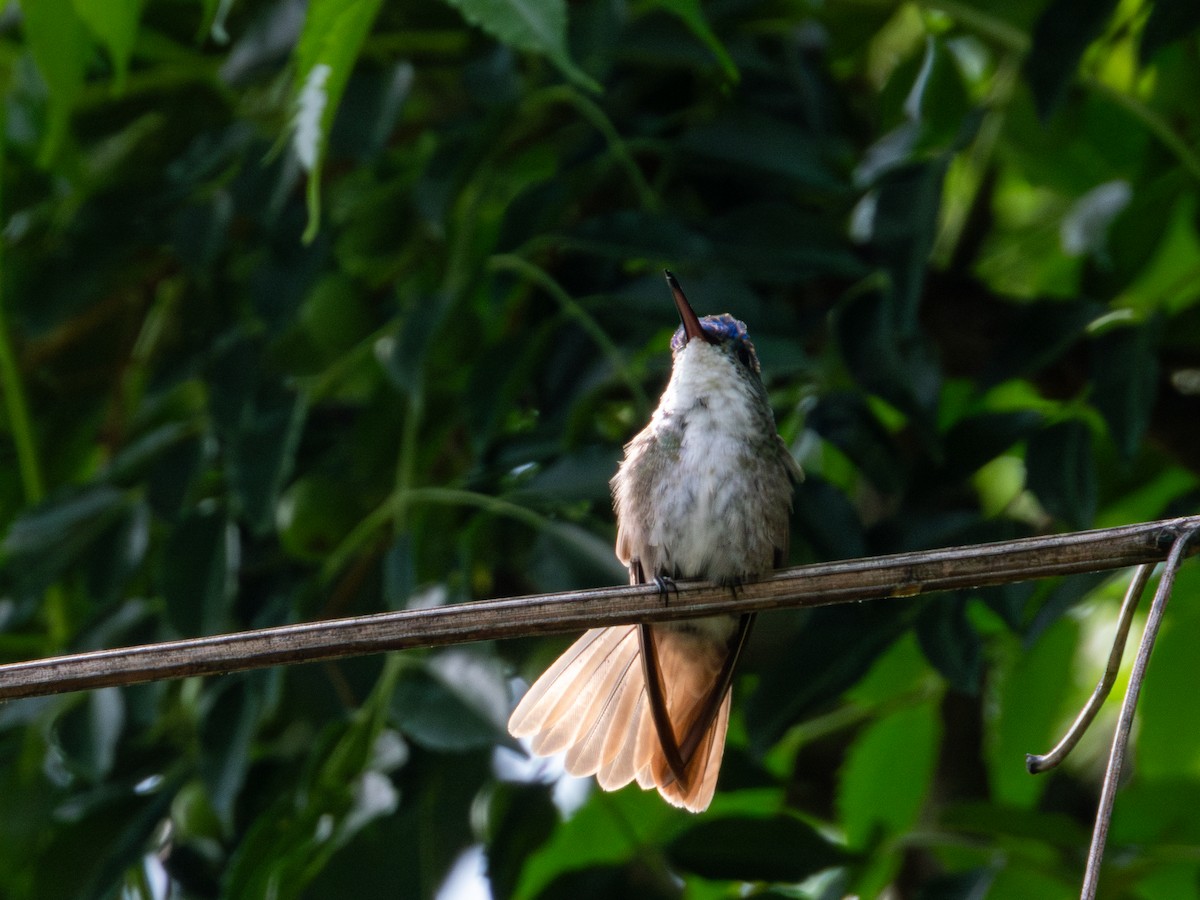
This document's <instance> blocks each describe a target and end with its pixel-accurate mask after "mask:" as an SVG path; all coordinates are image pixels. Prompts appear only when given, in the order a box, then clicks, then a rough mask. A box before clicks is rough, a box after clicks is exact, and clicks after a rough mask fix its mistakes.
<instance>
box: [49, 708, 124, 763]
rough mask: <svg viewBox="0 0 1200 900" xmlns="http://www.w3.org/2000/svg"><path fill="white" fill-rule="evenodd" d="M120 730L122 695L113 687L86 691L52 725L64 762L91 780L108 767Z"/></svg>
mask: <svg viewBox="0 0 1200 900" xmlns="http://www.w3.org/2000/svg"><path fill="white" fill-rule="evenodd" d="M124 730H125V698H124V696H123V695H122V693H121V691H120V689H119V688H115V687H108V688H100V689H98V690H94V691H88V692H87V693H86V694H85V695H84V696H83V698H82V701H81V702H79V703H77V704H75V706H74V707H73V708H72V709H71V710H70V711H69V712H67V713H66V714H65V715H63V716H62V717H61V718H59V720H58V722H57V723H56V726H55V732H56V735H57V738H58V745H59V748H60V749H61V750H62V752H63V754H64V755H65V756H66V759H67V760H68V765H70V766H71V768H73V769H74V770H75V771H76V772H78V773H80V774H82V775H83V776H84V777H85V778H86V779H87V780H88V781H93V782H96V781H101V780H102V779H103V778H104V777H105V776H106V775H108V773H109V772H110V771H111V770H112V767H113V761H114V760H115V758H116V752H117V742H118V741H119V740H120V739H121V734H122V733H123V732H124Z"/></svg>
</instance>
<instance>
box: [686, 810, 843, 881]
mask: <svg viewBox="0 0 1200 900" xmlns="http://www.w3.org/2000/svg"><path fill="white" fill-rule="evenodd" d="M666 852H667V858H668V859H669V860H670V861H671V863H672V864H673V865H675V866H677V867H678V868H680V869H683V870H684V871H686V872H694V873H696V874H697V875H701V876H703V877H704V878H713V879H720V880H723V881H793V882H794V881H803V880H804V879H805V878H808V877H809V876H810V875H814V874H816V873H817V872H820V871H821V870H823V869H828V868H830V867H831V866H836V865H838V864H839V863H841V862H843V861H844V860H845V858H846V854H845V852H844V851H843V850H842V849H841V848H840V847H838V846H836V845H834V844H831V843H829V841H827V840H826V839H825V838H823V837H821V835H819V834H818V833H817V831H816V829H814V828H813V827H812V826H811V825H809V824H808V823H806V822H803V821H801V820H800V819H797V818H795V817H794V816H786V815H779V816H773V817H771V818H754V817H750V816H731V817H729V818H722V819H711V820H708V821H703V822H700V823H699V824H697V825H694V826H692V827H691V828H689V829H687V830H686V831H684V832H683V833H682V834H679V835H677V836H676V837H675V839H674V840H672V841H671V842H670V843H669V844H668V845H667V847H666Z"/></svg>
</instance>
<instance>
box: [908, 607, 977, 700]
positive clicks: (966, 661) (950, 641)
mask: <svg viewBox="0 0 1200 900" xmlns="http://www.w3.org/2000/svg"><path fill="white" fill-rule="evenodd" d="M969 603H970V598H969V597H967V596H964V595H962V594H961V593H958V592H956V593H954V594H950V595H944V594H943V595H941V596H938V597H935V598H934V599H933V600H932V601H931V602H930V603H929V604H928V605H927V606H926V607H925V609H924V610H922V612H921V615H920V616H919V617H918V618H917V625H916V631H917V639H918V640H919V641H920V644H921V651H922V652H923V653H924V654H925V657H926V658H927V659H928V660H929V661H930V662H931V663H933V665H934V666H935V667H936V668H937V670H938V671H939V672H941V673H942V677H944V678H945V679H946V681H948V682H949V683H950V684H951V685H952V686H953V687H954V689H955V690H958V691H961V692H962V693H964V694H971V695H974V694H977V693H978V692H979V683H980V679H981V678H982V677H983V642H982V641H981V640H980V638H979V632H977V631H976V630H975V626H974V625H972V624H971V620H970V618H969V617H968V616H967V606H968V605H969Z"/></svg>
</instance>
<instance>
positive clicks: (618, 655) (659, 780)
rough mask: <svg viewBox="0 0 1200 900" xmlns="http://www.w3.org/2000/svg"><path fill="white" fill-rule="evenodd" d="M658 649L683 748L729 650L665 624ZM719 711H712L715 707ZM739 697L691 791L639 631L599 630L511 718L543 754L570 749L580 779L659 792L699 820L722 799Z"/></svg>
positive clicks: (692, 772)
mask: <svg viewBox="0 0 1200 900" xmlns="http://www.w3.org/2000/svg"><path fill="white" fill-rule="evenodd" d="M652 631H653V634H654V641H655V647H656V650H657V656H658V661H659V666H660V671H661V672H662V682H663V685H664V689H665V700H666V706H667V712H668V715H669V718H670V721H671V726H672V730H673V731H674V733H675V735H676V736H677V740H682V738H683V736H684V735H686V734H688V732H689V730H691V729H692V727H693V725H694V724H695V723H696V722H697V720H698V718H699V717H700V716H702V715H704V714H705V708H706V707H708V703H707V702H706V701H707V700H708V698H709V696H710V695H711V694H712V692H713V690H714V689H715V688H716V686H717V683H718V681H719V679H720V676H721V673H722V667H723V665H724V662H725V655H726V654H727V653H728V652H729V650H728V647H727V646H726V645H724V644H722V643H720V642H717V641H714V640H713V639H712V638H710V637H706V636H704V635H702V634H698V633H694V632H690V631H685V630H681V629H677V628H670V627H661V626H656V627H655V628H654V629H653V630H652ZM709 708H710V709H711V707H709ZM728 722H729V692H728V691H726V692H725V696H724V699H723V700H722V702H721V703H720V706H719V707H718V709H717V713H716V715H715V716H714V717H713V720H712V722H711V723H710V724H709V727H708V728H707V729H706V731H705V734H704V735H703V737H702V738H701V739H700V741H699V743H698V745H697V747H696V752H695V753H693V754H692V758H691V759H690V760H688V761H687V766H686V771H685V774H686V776H687V779H686V782H687V783H686V785H684V784H682V783H680V782H679V781H678V780H677V779H676V778H675V776H674V774H673V773H672V772H671V769H670V766H669V764H668V763H667V758H666V755H665V754H664V752H663V749H662V745H661V743H660V741H659V737H658V733H657V731H656V730H655V726H654V721H653V716H652V715H651V710H650V704H649V700H648V697H647V691H646V681H645V675H644V671H643V667H642V662H641V649H640V646H639V639H638V626H636V625H631V626H619V627H614V628H607V629H593V630H591V631H589V632H587V633H586V634H585V635H583V637H581V638H580V639H579V640H578V641H576V642H575V644H573V645H572V646H571V647H570V648H569V649H568V650H567V651H566V652H565V653H564V654H563V655H562V656H561V657H559V659H558V660H557V661H556V662H555V663H554V664H553V665H552V666H551V667H550V668H549V669H547V670H546V672H545V673H544V674H543V675H542V677H541V678H539V679H538V681H537V682H536V683H535V684H534V685H533V687H531V688H530V689H529V691H528V693H526V695H525V697H524V698H523V699H522V700H521V702H520V703H519V704H518V705H517V708H516V710H514V712H513V714H512V717H511V718H510V720H509V731H510V732H512V734H513V735H514V736H515V737H528V738H531V746H532V748H533V751H534V752H535V753H537V754H538V755H541V756H547V755H550V754H553V753H557V752H561V751H564V750H565V751H566V759H565V765H566V768H567V771H568V772H571V773H572V774H574V775H592V774H595V775H596V778H597V782H598V783H599V784H600V786H601V787H602V788H604V789H605V790H614V789H616V788H619V787H623V786H624V785H626V784H628V783H629V782H631V781H635V780H636V781H637V783H638V784H639V785H640V786H641V787H643V788H652V787H653V788H657V790H658V791H659V793H660V794H662V796H663V797H664V798H665V799H666V800H667V801H668V802H670V803H672V804H674V805H675V806H682V807H684V808H686V809H690V810H693V811H696V812H699V811H701V810H703V809H706V808H707V807H708V805H709V803H710V802H711V801H712V797H713V792H714V790H715V789H716V782H717V774H718V772H719V771H720V767H721V757H722V755H723V754H724V749H725V732H726V729H727V727H728Z"/></svg>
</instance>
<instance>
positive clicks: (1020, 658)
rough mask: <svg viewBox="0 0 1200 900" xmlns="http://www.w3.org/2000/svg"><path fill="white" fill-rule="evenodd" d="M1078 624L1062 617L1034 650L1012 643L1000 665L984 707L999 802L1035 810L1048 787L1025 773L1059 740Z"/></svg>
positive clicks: (990, 763)
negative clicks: (1032, 758)
mask: <svg viewBox="0 0 1200 900" xmlns="http://www.w3.org/2000/svg"><path fill="white" fill-rule="evenodd" d="M1078 640H1079V625H1078V623H1076V622H1073V621H1071V620H1070V619H1066V618H1062V619H1059V620H1058V621H1056V622H1055V623H1054V624H1053V625H1051V626H1050V627H1049V628H1047V629H1046V630H1045V631H1044V632H1042V633H1041V636H1040V637H1039V638H1038V639H1037V641H1035V642H1034V643H1033V644H1032V646H1029V647H1023V648H1022V647H1018V646H1016V645H1015V642H1013V643H1011V644H1009V646H1008V648H1007V651H1008V652H1007V653H1006V654H1005V655H1004V656H1003V657H1002V658H1001V659H1000V660H999V662H998V664H997V665H996V667H995V669H994V671H993V676H992V679H991V683H990V684H989V690H990V691H991V692H992V698H993V700H992V702H988V703H985V704H984V707H983V708H984V711H985V719H984V729H985V731H984V751H985V758H986V761H987V767H988V783H989V784H990V785H991V788H992V793H993V796H994V798H995V799H996V801H997V802H999V803H1001V804H1005V805H1009V806H1015V807H1020V808H1022V809H1028V808H1032V807H1033V805H1034V804H1035V803H1036V802H1037V799H1038V797H1040V796H1041V794H1042V791H1043V790H1044V789H1045V787H1046V785H1047V783H1048V782H1047V780H1046V779H1045V778H1031V777H1030V775H1029V773H1028V772H1027V771H1026V770H1025V755H1026V754H1027V753H1045V752H1046V751H1047V750H1048V749H1050V747H1052V746H1053V745H1054V744H1055V743H1056V742H1057V741H1058V739H1059V737H1061V735H1059V734H1058V733H1057V730H1058V729H1059V728H1060V727H1063V726H1064V725H1065V723H1064V722H1063V717H1062V710H1063V705H1064V702H1065V700H1066V698H1067V696H1068V690H1069V687H1070V685H1071V667H1072V663H1073V661H1074V655H1075V646H1076V643H1077V642H1078Z"/></svg>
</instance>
